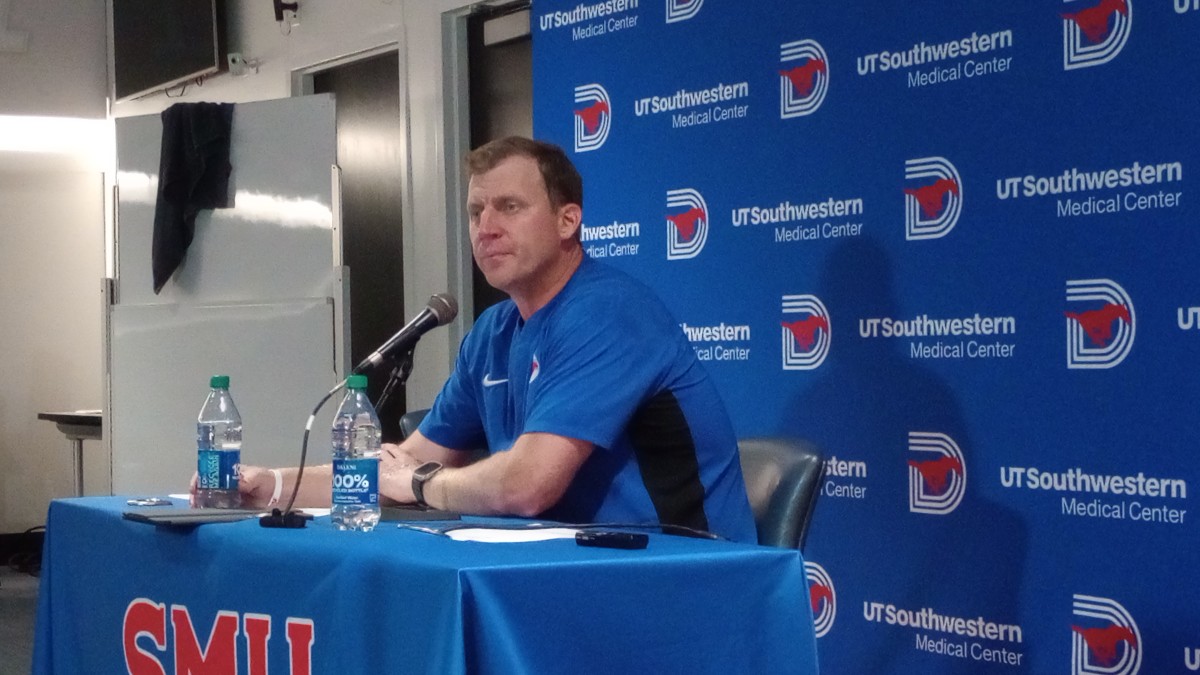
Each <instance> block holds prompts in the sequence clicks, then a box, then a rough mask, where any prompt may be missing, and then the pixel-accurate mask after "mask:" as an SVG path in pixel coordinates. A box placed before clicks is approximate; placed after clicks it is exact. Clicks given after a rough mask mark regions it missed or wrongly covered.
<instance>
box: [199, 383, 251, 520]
mask: <svg viewBox="0 0 1200 675" xmlns="http://www.w3.org/2000/svg"><path fill="white" fill-rule="evenodd" d="M208 385H209V386H210V387H212V391H210V392H208V398H207V399H205V400H204V407H202V408H200V416H199V417H197V418H196V447H197V449H198V453H197V455H198V456H197V461H196V474H197V482H196V506H199V507H212V508H218V509H236V508H238V507H239V506H241V504H242V497H241V495H240V494H238V464H240V463H241V461H242V416H241V415H239V414H238V410H237V406H235V405H234V404H233V398H232V397H231V396H230V395H229V376H228V375H214V376H213V377H212V379H211V380H209V383H208Z"/></svg>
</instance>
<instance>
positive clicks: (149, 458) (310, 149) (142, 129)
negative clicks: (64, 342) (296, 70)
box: [105, 95, 347, 494]
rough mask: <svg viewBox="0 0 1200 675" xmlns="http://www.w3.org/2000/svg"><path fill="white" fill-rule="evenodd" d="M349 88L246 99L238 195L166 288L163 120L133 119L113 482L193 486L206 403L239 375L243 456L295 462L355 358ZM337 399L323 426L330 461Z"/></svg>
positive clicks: (109, 434)
mask: <svg viewBox="0 0 1200 675" xmlns="http://www.w3.org/2000/svg"><path fill="white" fill-rule="evenodd" d="M335 129H336V127H335V109H334V101H333V97H332V96H329V95H322V96H308V97H299V98H291V99H281V100H275V101H264V102H259V103H248V104H239V105H237V106H236V107H235V109H234V114H233V127H232V138H231V140H232V143H231V150H230V161H231V163H232V165H233V173H232V175H231V181H230V190H231V192H232V193H233V195H234V196H233V203H234V208H231V209H216V210H212V211H203V212H201V215H200V216H199V217H198V218H197V220H196V232H195V238H194V240H193V241H192V244H191V246H190V247H189V249H188V251H187V257H186V259H185V261H184V264H183V266H181V268H180V269H179V270H177V271H176V273H175V275H173V276H172V278H171V280H170V281H169V282H168V283H167V285H166V286H165V287H164V288H163V290H162V292H161V293H160V294H158V295H155V294H154V291H153V282H152V275H151V257H150V256H151V253H150V251H151V242H152V241H153V230H154V202H155V198H156V193H157V180H158V176H157V174H158V164H159V150H160V147H161V137H162V123H161V119H160V116H158V115H148V116H142V117H130V118H123V119H120V120H117V154H118V156H117V166H118V171H117V193H118V197H117V245H116V260H115V265H114V267H115V269H116V279H115V280H114V284H113V285H114V290H115V292H114V293H112V295H111V297H110V299H109V302H110V304H109V305H108V309H107V319H108V321H107V334H106V349H107V355H108V359H107V384H108V401H107V405H108V408H109V411H108V418H107V420H108V425H109V426H108V429H107V430H106V434H105V436H106V439H107V441H108V443H109V444H110V449H111V450H110V451H111V454H112V472H113V480H112V485H113V492H114V493H116V494H143V493H147V494H158V493H165V492H179V491H182V490H185V489H186V487H187V484H188V481H189V480H190V478H191V475H192V472H193V471H194V470H195V462H196V437H195V435H196V416H197V414H198V413H199V411H200V407H201V405H202V404H203V402H204V398H205V396H207V394H208V381H209V378H210V377H211V376H212V375H229V376H230V379H231V383H230V392H231V394H232V395H233V399H234V401H235V403H236V404H237V406H238V409H239V411H240V412H241V415H242V422H243V426H244V431H243V446H242V461H244V462H246V463H252V464H261V465H268V466H281V465H287V466H291V465H295V464H296V462H297V461H298V458H299V448H300V439H301V436H302V433H303V430H304V425H305V422H306V421H307V418H308V415H309V413H310V412H311V410H312V408H313V407H314V406H315V405H316V403H317V401H319V400H320V398H321V397H322V396H323V395H324V394H325V393H326V392H328V391H329V389H331V388H332V387H333V386H334V385H335V384H336V383H337V382H338V381H340V376H341V374H342V373H344V372H346V370H347V364H346V363H345V356H344V354H345V336H346V335H347V331H346V327H345V326H344V325H343V321H342V317H343V314H344V311H343V310H344V298H345V297H346V295H347V294H346V290H345V288H344V282H343V279H344V278H345V275H344V273H343V270H342V268H341V266H340V265H341V260H340V251H341V242H340V229H339V226H338V213H337V204H338V195H337V191H336V190H337V188H336V171H335V170H331V169H332V168H333V167H334V163H335V161H336V152H337V150H336V148H337V138H336V131H335ZM336 404H337V401H336V400H334V401H333V402H332V403H331V404H328V405H327V407H326V410H325V411H323V412H324V415H323V416H322V417H321V418H319V421H318V422H317V423H316V425H315V426H314V433H313V437H312V439H311V441H310V448H309V449H310V451H311V453H312V454H311V459H312V460H313V461H315V462H327V461H328V455H329V423H330V421H331V420H332V417H333V408H334V407H336Z"/></svg>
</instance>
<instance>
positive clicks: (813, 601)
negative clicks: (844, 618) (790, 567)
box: [804, 561, 837, 637]
mask: <svg viewBox="0 0 1200 675" xmlns="http://www.w3.org/2000/svg"><path fill="white" fill-rule="evenodd" d="M804 576H805V578H807V579H808V602H809V604H810V605H812V614H813V628H815V629H816V636H817V637H825V636H826V635H828V634H829V630H830V629H831V628H833V620H834V619H835V618H836V617H837V591H835V590H834V588H833V579H831V578H830V577H829V573H828V572H826V571H825V568H824V567H821V566H820V565H818V564H817V563H815V562H809V561H805V563H804Z"/></svg>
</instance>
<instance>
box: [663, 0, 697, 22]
mask: <svg viewBox="0 0 1200 675" xmlns="http://www.w3.org/2000/svg"><path fill="white" fill-rule="evenodd" d="M702 6H704V0H667V23H675V22H676V21H687V20H688V19H690V18H692V17H694V16H696V14H698V13H699V12H700V8H701V7H702Z"/></svg>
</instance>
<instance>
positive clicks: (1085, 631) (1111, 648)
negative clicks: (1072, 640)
mask: <svg viewBox="0 0 1200 675" xmlns="http://www.w3.org/2000/svg"><path fill="white" fill-rule="evenodd" d="M1071 630H1073V631H1075V632H1076V633H1079V634H1080V635H1082V636H1083V641H1084V642H1086V643H1087V646H1088V650H1090V651H1091V652H1092V654H1094V655H1095V656H1096V660H1097V661H1099V662H1100V664H1101V665H1105V666H1107V665H1108V664H1110V663H1112V662H1113V661H1115V660H1116V659H1117V643H1118V642H1125V643H1127V644H1128V645H1129V646H1130V647H1132V648H1134V649H1136V648H1137V636H1136V635H1134V634H1133V631H1131V630H1129V629H1128V628H1126V627H1125V626H1118V625H1115V624H1114V625H1112V626H1106V627H1104V628H1080V627H1079V626H1071Z"/></svg>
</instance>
